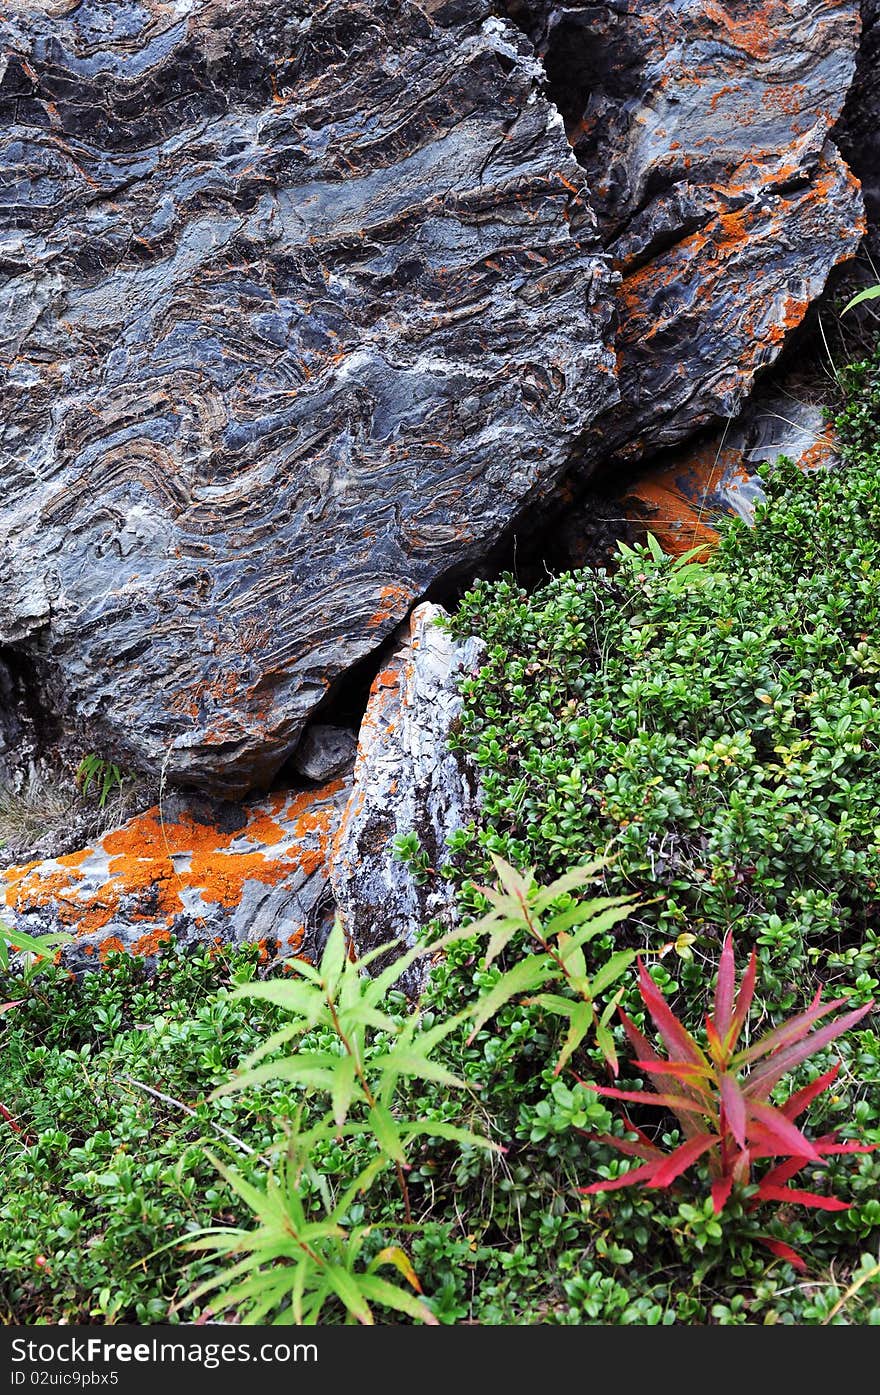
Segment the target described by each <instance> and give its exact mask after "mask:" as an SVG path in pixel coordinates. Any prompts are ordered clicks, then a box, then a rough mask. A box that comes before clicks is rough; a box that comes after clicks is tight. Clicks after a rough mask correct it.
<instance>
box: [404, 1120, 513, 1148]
mask: <svg viewBox="0 0 880 1395" xmlns="http://www.w3.org/2000/svg"><path fill="white" fill-rule="evenodd" d="M401 1133H402V1135H403V1137H404V1138H405V1139H406V1141H407V1142H409V1141H410V1139H413V1138H448V1139H449V1141H450V1143H461V1144H463V1145H464V1146H465V1147H466V1148H486V1149H488V1151H489V1152H491V1153H503V1152H504V1151H505V1150H504V1149H503V1148H502V1146H501V1144H500V1143H493V1142H492V1140H491V1139H490V1138H483V1136H482V1134H479V1133H472V1132H471V1130H470V1129H460V1128H459V1127H458V1125H457V1124H445V1123H443V1122H442V1120H440V1119H432V1120H430V1122H427V1123H412V1124H401Z"/></svg>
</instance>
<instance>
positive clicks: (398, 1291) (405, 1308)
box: [360, 1274, 440, 1327]
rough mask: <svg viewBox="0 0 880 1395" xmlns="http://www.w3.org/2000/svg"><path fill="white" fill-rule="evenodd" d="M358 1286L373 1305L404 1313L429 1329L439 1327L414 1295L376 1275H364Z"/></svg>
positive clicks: (436, 1321)
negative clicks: (377, 1304)
mask: <svg viewBox="0 0 880 1395" xmlns="http://www.w3.org/2000/svg"><path fill="white" fill-rule="evenodd" d="M360 1286H361V1289H362V1291H363V1292H364V1293H365V1294H366V1296H367V1298H371V1299H372V1300H373V1302H374V1303H379V1304H381V1306H382V1307H385V1308H392V1309H394V1310H396V1311H397V1312H399V1313H406V1315H407V1317H411V1318H414V1319H415V1320H416V1322H424V1323H425V1324H426V1325H427V1326H429V1327H438V1326H439V1325H440V1324H439V1319H438V1318H436V1317H435V1316H434V1314H433V1313H432V1312H431V1309H430V1308H429V1307H428V1306H427V1304H426V1303H423V1302H422V1301H421V1299H419V1298H416V1296H415V1294H412V1293H407V1292H406V1290H405V1289H402V1288H396V1287H395V1286H394V1284H389V1283H388V1282H387V1281H386V1280H385V1279H380V1278H379V1277H378V1275H376V1274H368V1275H365V1276H364V1277H363V1278H362V1279H360Z"/></svg>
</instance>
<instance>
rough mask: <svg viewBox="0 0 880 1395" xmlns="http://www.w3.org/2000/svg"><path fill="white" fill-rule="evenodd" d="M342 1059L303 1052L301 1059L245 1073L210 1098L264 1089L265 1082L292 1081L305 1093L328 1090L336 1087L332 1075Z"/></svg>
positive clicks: (286, 1059) (292, 1058)
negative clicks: (255, 1086)
mask: <svg viewBox="0 0 880 1395" xmlns="http://www.w3.org/2000/svg"><path fill="white" fill-rule="evenodd" d="M338 1060H339V1057H338V1056H336V1055H333V1054H331V1053H330V1052H328V1051H322V1052H317V1051H315V1052H304V1053H302V1054H301V1055H299V1056H285V1057H284V1058H283V1059H282V1060H279V1061H267V1062H266V1063H265V1065H262V1066H257V1067H256V1068H255V1069H254V1070H247V1071H243V1072H242V1073H241V1075H236V1076H233V1077H232V1078H231V1079H230V1080H226V1081H224V1083H223V1084H222V1085H218V1086H217V1089H216V1090H213V1091H212V1092H211V1094H210V1096H209V1098H210V1099H219V1097H220V1096H221V1095H231V1094H234V1093H235V1092H236V1091H238V1090H248V1089H250V1087H251V1086H252V1085H262V1084H263V1082H264V1081H266V1080H289V1081H291V1083H292V1084H295V1085H303V1086H304V1087H305V1088H306V1089H312V1090H327V1091H329V1090H330V1089H331V1088H332V1085H333V1071H334V1068H335V1066H336V1063H337V1061H338Z"/></svg>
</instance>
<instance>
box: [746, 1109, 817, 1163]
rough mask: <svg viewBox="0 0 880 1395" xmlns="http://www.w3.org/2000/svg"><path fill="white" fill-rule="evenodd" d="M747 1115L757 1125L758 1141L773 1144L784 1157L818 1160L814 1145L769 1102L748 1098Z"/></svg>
mask: <svg viewBox="0 0 880 1395" xmlns="http://www.w3.org/2000/svg"><path fill="white" fill-rule="evenodd" d="M748 1117H749V1121H750V1122H751V1121H752V1120H754V1121H755V1122H756V1123H757V1124H758V1126H759V1127H758V1134H759V1139H758V1141H759V1142H761V1143H766V1144H773V1146H775V1147H776V1148H777V1150H778V1152H779V1153H781V1154H783V1155H784V1156H785V1157H793V1158H803V1159H804V1160H805V1161H806V1162H819V1161H820V1154H819V1153H818V1152H817V1151H816V1147H815V1145H814V1144H812V1143H811V1142H810V1140H809V1139H808V1138H805V1136H804V1135H803V1134H802V1133H801V1131H800V1129H799V1128H798V1127H797V1125H796V1124H793V1123H792V1122H791V1120H790V1119H786V1117H785V1115H784V1114H782V1113H781V1112H780V1111H779V1110H778V1109H774V1108H773V1106H772V1105H771V1104H762V1103H760V1101H758V1100H749V1101H748Z"/></svg>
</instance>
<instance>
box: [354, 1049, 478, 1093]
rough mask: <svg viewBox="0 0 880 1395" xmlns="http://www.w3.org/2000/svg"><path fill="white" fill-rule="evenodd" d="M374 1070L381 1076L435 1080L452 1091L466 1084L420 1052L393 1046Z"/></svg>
mask: <svg viewBox="0 0 880 1395" xmlns="http://www.w3.org/2000/svg"><path fill="white" fill-rule="evenodd" d="M376 1068H377V1069H378V1070H379V1072H380V1074H382V1075H389V1074H390V1075H411V1076H414V1077H415V1079H416V1080H436V1081H437V1082H438V1083H439V1084H441V1085H449V1086H451V1087H452V1088H453V1089H460V1088H461V1087H462V1086H464V1085H465V1083H466V1082H465V1081H464V1080H461V1079H460V1078H459V1076H457V1075H453V1074H452V1072H451V1071H448V1070H447V1069H446V1067H445V1066H441V1065H440V1064H439V1062H437V1061H432V1060H430V1059H429V1058H427V1057H425V1056H423V1055H422V1053H421V1052H419V1051H416V1050H414V1049H412V1048H409V1047H406V1046H395V1047H394V1048H393V1049H392V1050H391V1051H389V1052H388V1054H387V1056H384V1057H382V1058H380V1059H379V1060H378V1061H377V1062H376Z"/></svg>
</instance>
